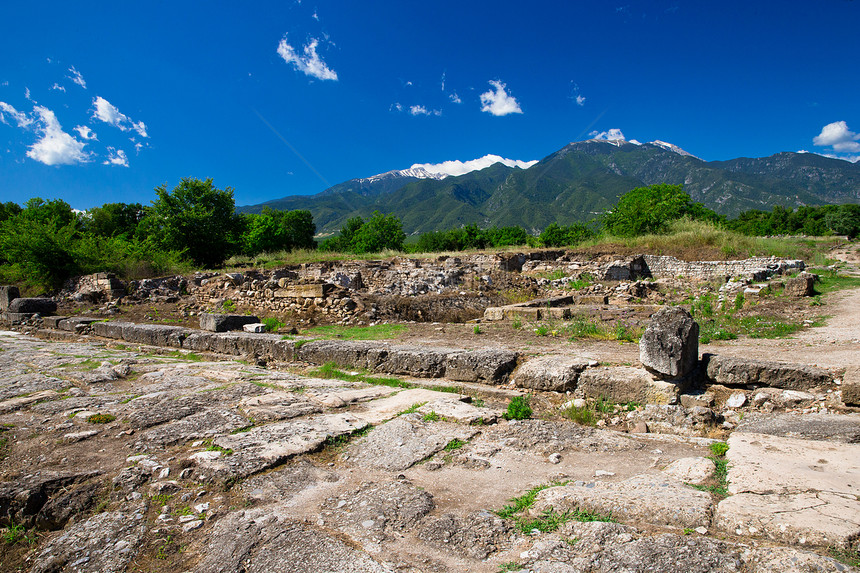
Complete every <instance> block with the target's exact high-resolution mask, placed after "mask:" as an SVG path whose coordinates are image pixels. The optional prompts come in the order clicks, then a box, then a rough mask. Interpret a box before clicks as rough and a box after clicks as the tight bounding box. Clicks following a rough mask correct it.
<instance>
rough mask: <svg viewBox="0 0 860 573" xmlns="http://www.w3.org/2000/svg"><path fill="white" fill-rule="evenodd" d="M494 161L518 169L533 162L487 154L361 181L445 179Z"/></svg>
mask: <svg viewBox="0 0 860 573" xmlns="http://www.w3.org/2000/svg"><path fill="white" fill-rule="evenodd" d="M496 163H501V164H502V165H505V166H507V167H519V168H520V169H528V168H529V167H531V166H532V165H534V164H535V163H537V160H534V161H521V160H519V159H506V158H504V157H502V156H500V155H492V154H488V155H485V156H483V157H479V158H478V159H472V160H470V161H459V160H454V161H443V162H442V163H416V164H414V165H413V166H412V167H410V168H409V169H401V170H399V171H398V170H395V171H388V172H386V173H380V174H379V175H373V176H371V177H367V178H365V179H363V181H367V182H373V181H379V180H381V179H387V178H391V177H415V178H416V179H445V178H446V177H456V176H458V175H465V174H466V173H471V172H472V171H478V170H480V169H486V168H487V167H489V166H491V165H495V164H496Z"/></svg>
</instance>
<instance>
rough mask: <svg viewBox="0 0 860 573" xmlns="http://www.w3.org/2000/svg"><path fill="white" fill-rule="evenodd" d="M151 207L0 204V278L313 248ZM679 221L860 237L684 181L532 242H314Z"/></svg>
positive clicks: (832, 208) (655, 228)
mask: <svg viewBox="0 0 860 573" xmlns="http://www.w3.org/2000/svg"><path fill="white" fill-rule="evenodd" d="M155 194H156V199H155V200H154V201H152V204H151V205H148V206H143V205H141V204H139V203H134V204H126V203H106V204H104V205H102V206H101V207H95V208H92V209H89V210H88V211H85V212H82V213H81V212H75V211H73V210H72V208H71V207H70V206H69V205H68V204H67V203H66V202H64V201H62V200H59V199H55V200H50V201H45V200H43V199H40V198H34V199H30V200H29V201H27V202H26V203H25V204H24V206H23V207H22V206H19V205H17V204H16V203H12V202H8V203H0V281H2V282H4V283H18V284H24V285H25V286H28V287H30V290H33V289H42V290H45V291H50V290H54V289H57V288H59V287H60V286H61V284H62V283H63V281H64V280H66V279H67V278H69V277H72V276H75V275H79V274H88V273H92V272H97V271H112V272H116V273H117V274H119V275H121V276H124V277H126V278H141V277H145V276H157V275H159V274H166V273H171V272H184V271H187V270H190V269H192V268H212V267H218V266H220V265H223V263H224V261H225V260H227V259H228V258H229V257H231V256H233V255H244V256H250V257H253V256H256V255H258V254H260V253H272V252H278V251H291V250H293V249H315V248H317V243H316V242H315V240H314V235H315V233H316V226H315V224H314V222H313V217H312V215H311V213H310V211H306V210H296V211H273V210H271V209H268V208H266V209H264V210H263V212H262V213H260V214H256V215H251V214H239V213H236V209H235V201H234V198H233V189H231V188H230V187H227V188H226V189H223V190H222V189H217V188H216V187H215V186H214V185H213V183H212V180H211V179H206V180H200V179H193V178H186V179H182V180H181V181H180V183H179V185H177V186H176V187H174V188H173V189H170V190H168V189H167V186H165V185H162V186H160V187H157V188H156V189H155ZM681 218H689V219H694V220H702V221H708V222H710V223H713V224H715V225H718V226H721V227H724V228H727V229H729V230H732V231H735V232H738V233H742V234H746V235H788V234H795V235H796V234H806V235H819V236H820V235H829V234H836V235H847V236H849V237H850V238H854V237H856V236H857V235H858V234H860V206H858V205H825V206H820V207H812V206H803V207H798V208H797V209H791V208H786V207H774V208H773V210H772V211H769V212H768V211H758V210H751V211H745V212H743V213H741V214H740V215H739V216H738V217H736V218H734V219H727V218H726V217H725V216H722V215H718V214H717V213H716V212H714V211H713V210H711V209H708V208H707V207H705V206H704V205H702V204H701V203H696V202H694V201H692V199H691V198H690V196H689V195H688V194H687V193H686V192H684V190H683V187H682V186H681V185H668V184H659V185H651V186H648V187H638V188H636V189H633V190H631V191H629V192H628V193H626V194H624V195H622V196H621V198H620V199H619V200H618V203H617V204H616V205H615V206H614V207H613V208H612V210H611V211H609V212H607V213H606V214H604V215H603V216H602V217H600V218H599V219H596V220H594V221H591V222H589V223H588V224H583V223H575V224H573V225H569V226H563V225H559V224H557V223H552V224H551V225H549V226H548V227H546V228H545V229H544V230H543V231H542V232H541V233H540V234H539V235H537V236H534V235H531V234H529V233H528V232H526V230H525V229H523V228H521V227H518V226H511V227H490V228H484V229H482V228H480V227H478V226H477V225H474V224H471V225H466V226H464V227H461V228H457V229H449V230H446V231H431V232H428V233H423V234H421V235H420V236H418V237H417V240H415V241H411V242H409V243H407V242H406V234H405V233H404V232H403V227H402V224H401V222H400V220H399V219H398V218H397V217H395V216H394V215H385V214H383V213H380V212H378V211H376V212H374V213H373V214H372V215H370V216H369V217H367V218H366V219H365V218H363V217H353V218H351V219H349V220H347V222H346V223H345V224H344V226H343V227H342V228H341V230H340V233H338V234H337V235H336V236H333V237H331V238H328V239H326V240H324V241H322V243H320V244H319V249H320V250H323V251H335V252H344V253H354V254H364V253H376V252H381V251H384V250H393V251H401V252H408V253H419V252H440V251H462V250H467V249H485V248H492V247H508V246H529V247H567V246H576V245H578V244H580V243H582V242H583V241H586V240H590V239H594V238H596V237H598V236H600V235H604V236H607V235H608V236H615V237H635V236H639V235H646V234H660V233H665V232H666V231H667V230H668V229H669V226H670V224H671V223H672V222H673V221H675V220H678V219H681Z"/></svg>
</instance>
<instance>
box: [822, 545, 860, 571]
mask: <svg viewBox="0 0 860 573" xmlns="http://www.w3.org/2000/svg"><path fill="white" fill-rule="evenodd" d="M829 553H830V556H831V557H833V558H834V559H836V560H837V561H840V562H842V563H845V564H846V565H849V566H851V567H860V549H855V550H853V551H852V550H851V549H839V548H837V547H831V548H830V550H829Z"/></svg>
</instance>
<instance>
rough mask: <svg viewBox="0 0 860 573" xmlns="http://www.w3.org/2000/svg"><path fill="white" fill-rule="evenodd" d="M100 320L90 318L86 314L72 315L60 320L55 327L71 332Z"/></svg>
mask: <svg viewBox="0 0 860 573" xmlns="http://www.w3.org/2000/svg"><path fill="white" fill-rule="evenodd" d="M100 320H101V319H100V318H90V317H86V316H70V317H68V318H66V319H64V320H61V321H59V323H58V324H57V326H56V327H55V328H59V329H60V330H67V331H69V332H77V331H78V330H80V329H81V328H83V327H85V326H87V325H90V324H92V323H94V322H98V321H100Z"/></svg>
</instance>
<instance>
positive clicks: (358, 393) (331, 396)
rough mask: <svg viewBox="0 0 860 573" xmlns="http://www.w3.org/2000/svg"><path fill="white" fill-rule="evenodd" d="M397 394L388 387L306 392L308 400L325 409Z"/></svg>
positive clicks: (393, 389) (395, 389)
mask: <svg viewBox="0 0 860 573" xmlns="http://www.w3.org/2000/svg"><path fill="white" fill-rule="evenodd" d="M395 392H397V388H391V387H389V386H369V387H367V388H344V389H340V388H338V389H328V390H326V391H322V390H320V391H306V392H305V394H306V395H307V396H308V398H309V399H311V400H313V401H314V402H317V403H319V404H321V405H323V406H325V407H327V408H343V407H344V406H348V405H350V404H356V403H358V402H366V401H368V400H375V399H377V398H381V397H383V396H390V395H392V394H394V393H395Z"/></svg>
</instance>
